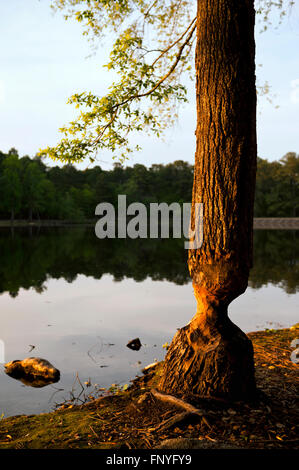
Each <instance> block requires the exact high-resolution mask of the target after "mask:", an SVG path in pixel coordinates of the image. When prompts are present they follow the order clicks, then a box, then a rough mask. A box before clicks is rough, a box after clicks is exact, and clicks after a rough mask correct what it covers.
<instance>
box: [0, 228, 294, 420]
mask: <svg viewBox="0 0 299 470" xmlns="http://www.w3.org/2000/svg"><path fill="white" fill-rule="evenodd" d="M298 242H299V231H288V230H281V231H274V230H259V231H255V236H254V258H255V261H254V268H253V270H252V272H251V276H250V284H249V287H248V289H247V291H246V293H245V294H243V295H242V296H241V297H239V298H238V299H237V300H235V301H234V302H233V303H232V304H231V306H230V310H229V316H230V318H231V319H232V321H233V322H234V323H236V324H237V325H238V326H240V327H241V328H242V329H243V330H244V331H246V332H249V331H255V330H262V329H265V328H283V327H289V326H291V325H293V324H294V323H296V322H298V321H299V315H298V312H299V293H298V292H299V243H298ZM186 259H187V251H186V250H184V248H183V242H182V241H181V240H99V239H97V238H96V237H95V235H94V229H93V228H92V227H89V228H83V227H81V228H68V229H57V228H56V229H54V228H52V229H45V228H42V229H38V228H34V229H30V230H28V229H26V230H25V229H22V230H21V229H18V230H14V232H12V231H11V230H10V229H2V230H0V263H1V265H0V325H1V329H0V332H1V333H0V339H1V340H2V341H3V343H4V346H5V362H8V361H11V360H15V359H24V358H25V357H30V356H36V357H42V358H45V359H47V360H49V361H50V362H51V363H52V364H53V365H54V366H56V367H57V368H58V369H59V370H60V372H61V379H60V381H59V382H58V383H56V384H53V385H49V386H46V387H44V388H40V389H35V388H32V387H28V386H25V385H23V384H22V383H21V382H20V381H17V380H15V379H13V378H11V377H9V376H7V375H6V374H5V373H4V368H3V365H0V416H1V414H2V413H3V414H4V416H11V415H16V414H32V413H39V412H44V411H48V410H51V409H53V408H54V407H55V403H61V402H63V401H64V400H67V399H70V398H71V397H72V396H75V397H78V396H79V401H78V403H80V399H82V398H83V396H84V394H86V395H88V394H90V393H93V392H92V391H93V390H94V386H95V388H96V389H99V388H109V387H110V386H111V384H119V386H124V385H125V384H128V383H129V380H130V379H133V378H134V377H135V376H136V375H138V374H139V375H140V373H141V370H142V368H143V367H145V366H146V365H147V364H149V363H151V362H154V361H155V360H156V359H157V360H160V359H162V358H163V357H164V355H165V349H163V347H162V345H163V344H164V343H166V342H170V341H171V339H172V337H173V335H174V333H175V331H176V329H177V328H179V327H181V326H183V325H185V324H186V323H188V321H189V320H190V319H191V317H192V316H193V314H194V312H195V309H196V306H195V301H194V297H193V292H192V285H191V283H190V279H189V276H188V270H187V266H186ZM136 337H139V338H140V340H141V343H142V347H141V349H140V350H139V351H133V350H130V349H129V348H127V347H126V344H127V343H128V341H129V340H131V339H133V338H136ZM32 346H34V349H33V350H32V351H30V349H32ZM78 377H79V379H80V381H81V383H82V384H83V385H84V392H82V387H81V386H80V384H79V381H78ZM84 382H88V384H87V385H89V383H90V384H92V385H91V386H90V387H87V386H86V385H85V384H84ZM81 392H82V393H81ZM71 393H72V394H73V395H71ZM80 393H81V395H80Z"/></svg>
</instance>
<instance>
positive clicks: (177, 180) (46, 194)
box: [0, 149, 299, 221]
mask: <svg viewBox="0 0 299 470" xmlns="http://www.w3.org/2000/svg"><path fill="white" fill-rule="evenodd" d="M192 183H193V166H192V165H190V164H189V163H187V162H184V161H181V160H178V161H175V162H173V163H170V164H167V165H161V164H160V165H152V166H151V167H150V168H147V167H145V166H144V165H141V164H136V165H134V166H133V167H129V166H128V167H123V166H122V165H121V164H119V163H115V164H114V167H113V169H112V170H109V171H105V170H103V169H102V168H101V167H100V166H95V167H93V168H90V169H86V170H83V171H82V170H77V169H76V168H75V167H74V166H72V165H65V166H63V167H62V168H60V167H58V166H55V167H49V166H47V165H45V164H44V163H43V161H42V160H41V159H40V158H39V157H35V158H33V159H32V158H29V157H28V156H25V157H22V158H20V157H19V155H18V152H17V150H15V149H11V150H10V151H9V152H8V153H7V154H4V153H3V152H0V219H2V220H3V219H11V220H14V219H15V218H17V219H25V220H28V221H31V220H33V218H34V219H56V220H74V221H84V220H90V219H93V218H94V211H95V207H96V205H97V204H98V203H100V202H111V203H112V204H117V196H118V194H125V195H126V196H127V203H128V204H130V203H131V202H135V201H137V202H143V203H145V204H149V203H151V202H166V203H168V204H170V203H172V202H179V203H183V202H191V199H192ZM255 216H256V217H298V216H299V155H297V154H296V153H294V152H289V153H287V154H286V155H285V156H284V157H283V158H282V159H281V160H280V161H275V162H268V161H267V160H265V159H261V158H259V159H258V172H257V185H256V199H255Z"/></svg>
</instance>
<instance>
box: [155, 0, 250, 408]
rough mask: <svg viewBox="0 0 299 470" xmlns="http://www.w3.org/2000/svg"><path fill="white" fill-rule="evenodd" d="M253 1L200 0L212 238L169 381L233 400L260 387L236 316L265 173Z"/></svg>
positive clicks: (204, 166)
mask: <svg viewBox="0 0 299 470" xmlns="http://www.w3.org/2000/svg"><path fill="white" fill-rule="evenodd" d="M253 4H254V0H242V1H240V0H198V4H197V5H198V13H197V46H196V79H197V85H196V87H197V88H196V92H197V129H196V141H197V146H196V155H195V171H194V185H193V220H192V223H193V224H194V223H196V221H195V220H194V205H195V203H203V211H204V212H203V214H204V215H203V234H204V235H203V236H204V238H203V244H202V246H201V248H199V249H196V250H190V252H189V260H188V264H189V270H190V274H191V277H192V280H193V287H194V292H195V297H196V300H197V312H196V314H195V316H194V317H193V319H192V320H191V322H190V323H189V324H188V325H187V326H185V327H184V328H182V329H180V330H179V331H178V332H177V334H176V335H175V337H174V339H173V341H172V343H171V345H170V348H169V350H168V353H167V356H166V359H165V366H164V373H163V376H162V379H161V382H160V387H159V388H160V389H161V390H163V391H165V392H168V393H172V394H175V395H177V396H182V395H186V394H189V393H191V394H196V395H205V396H215V397H222V398H225V399H229V400H248V399H251V398H253V397H254V396H255V393H256V387H255V379H254V363H253V348H252V344H251V341H250V340H249V339H248V338H247V336H246V335H245V334H244V333H243V332H242V331H241V330H240V329H239V328H238V327H237V326H236V325H234V324H233V323H232V322H231V321H230V319H229V318H228V305H229V304H230V302H232V300H234V299H235V298H236V297H238V296H239V295H240V294H242V293H243V292H244V291H245V290H246V287H247V284H248V275H249V270H250V267H251V265H252V233H253V203H254V190H255V175H256V87H255V42H254V21H255V11H254V5H253Z"/></svg>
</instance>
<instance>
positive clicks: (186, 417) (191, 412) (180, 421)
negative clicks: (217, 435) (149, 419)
mask: <svg viewBox="0 0 299 470" xmlns="http://www.w3.org/2000/svg"><path fill="white" fill-rule="evenodd" d="M151 393H152V395H153V396H154V397H155V398H157V399H158V400H161V401H162V402H166V403H168V404H171V405H174V406H177V407H178V408H183V409H184V410H186V411H183V412H182V413H179V414H176V415H175V416H172V417H171V418H169V419H167V420H165V421H163V422H162V423H160V424H159V425H158V426H157V427H155V428H153V429H151V430H152V431H166V430H168V429H171V428H172V427H174V426H176V427H177V426H179V425H184V424H187V423H191V422H192V423H195V422H198V421H204V423H205V424H206V425H207V426H208V427H210V424H209V423H208V421H207V419H206V418H205V417H204V414H205V413H204V411H203V410H200V409H198V408H195V407H194V406H192V405H190V403H186V402H185V401H183V400H181V399H179V398H176V397H174V396H172V395H165V394H164V393H160V392H158V391H157V390H156V389H152V390H151Z"/></svg>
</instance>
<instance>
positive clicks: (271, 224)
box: [0, 217, 299, 230]
mask: <svg viewBox="0 0 299 470" xmlns="http://www.w3.org/2000/svg"><path fill="white" fill-rule="evenodd" d="M96 222H97V219H95V220H84V221H74V220H33V221H32V222H29V221H28V220H15V221H14V222H11V221H10V220H0V228H2V227H5V228H6V227H8V228H21V227H81V226H86V227H88V226H93V225H95V224H96ZM253 228H254V229H255V230H299V217H255V218H254V219H253Z"/></svg>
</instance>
